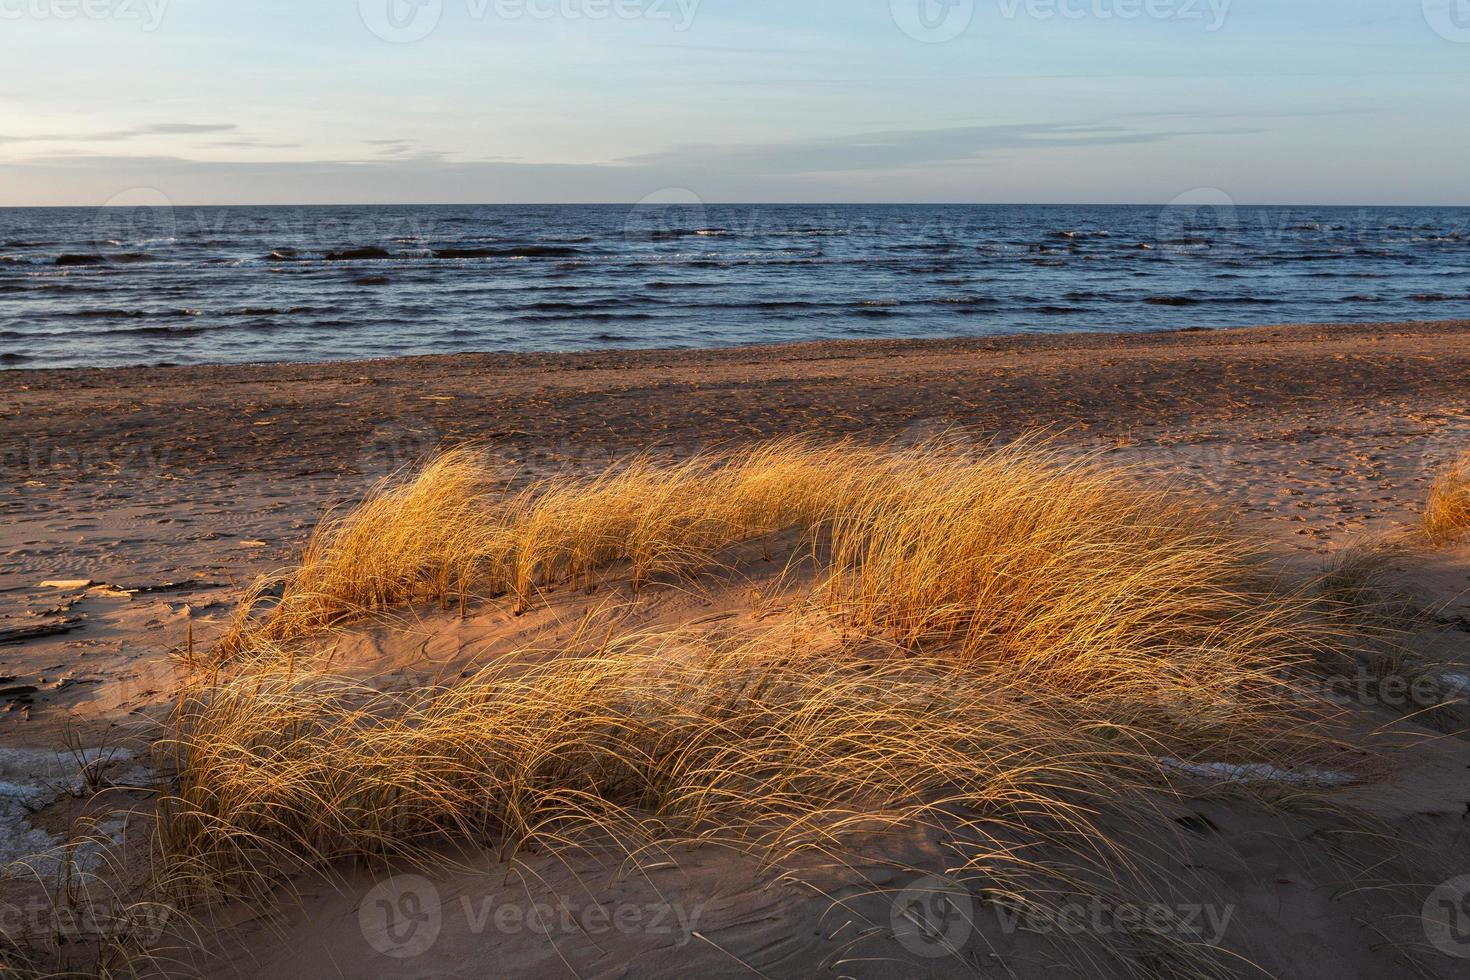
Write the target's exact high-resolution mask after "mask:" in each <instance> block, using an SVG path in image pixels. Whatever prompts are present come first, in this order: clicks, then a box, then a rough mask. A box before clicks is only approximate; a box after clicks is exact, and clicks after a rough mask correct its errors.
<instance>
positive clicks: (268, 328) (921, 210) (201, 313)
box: [0, 201, 1470, 367]
mask: <svg viewBox="0 0 1470 980" xmlns="http://www.w3.org/2000/svg"><path fill="white" fill-rule="evenodd" d="M1459 317H1470V209H1463V208H1460V209H1456V208H1322V207H1292V208H1283V207H1271V208H1251V207H1242V208H1235V207H1231V206H1208V207H1188V206H1176V207H1171V208H1157V207H1090V206H1089V207H1082V206H907V205H904V206H899V205H893V206H868V205H852V206H826V205H821V206H787V205H760V206H734V205H732V206H702V205H699V204H697V203H689V202H677V201H676V202H675V203H673V204H671V205H669V206H661V205H646V206H643V207H638V208H629V207H627V206H615V205H605V206H546V207H523V206H483V207H466V206H442V207H417V206H414V207H408V206H403V207H398V206H394V207H258V208H241V207H228V208H225V207H219V208H107V209H101V210H98V209H83V208H47V209H28V208H12V209H0V365H3V366H6V367H71V366H86V365H123V364H160V363H169V364H195V363H210V362H241V361H274V360H313V361H316V360H335V359H344V358H359V357H378V356H386V355H400V354H425V353H444V352H451V351H469V350H475V351H484V350H518V351H528V350H534V351H565V350H586V349H594V348H618V347H622V348H627V347H714V346H727V345H740V344H755V343H768V342H773V341H791V340H807V339H816V338H864V337H867V338H871V337H949V336H973V335H984V334H996V333H1011V332H1058V331H1079V330H1160V329H1177V328H1181V327H1223V326H1232V325H1247V324H1262V323H1283V322H1292V321H1340V322H1348V321H1383V320H1406V319H1446V318H1459Z"/></svg>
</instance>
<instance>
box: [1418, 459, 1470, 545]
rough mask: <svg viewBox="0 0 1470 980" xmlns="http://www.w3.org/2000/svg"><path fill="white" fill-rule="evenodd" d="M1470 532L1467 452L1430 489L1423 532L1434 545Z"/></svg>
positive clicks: (1447, 541) (1469, 462) (1469, 486)
mask: <svg viewBox="0 0 1470 980" xmlns="http://www.w3.org/2000/svg"><path fill="white" fill-rule="evenodd" d="M1466 532H1470V452H1467V453H1463V454H1461V456H1460V458H1459V459H1457V460H1456V461H1455V462H1453V463H1451V464H1450V465H1449V466H1447V467H1446V468H1445V469H1444V471H1443V472H1441V473H1440V474H1439V476H1438V477H1437V478H1436V479H1435V481H1434V485H1433V486H1432V487H1431V488H1430V490H1429V502H1428V504H1427V505H1426V507H1425V509H1424V533H1425V534H1426V535H1428V537H1429V540H1430V541H1432V542H1433V543H1435V544H1448V543H1451V542H1453V541H1456V540H1459V539H1460V538H1462V537H1464V536H1465V534H1466Z"/></svg>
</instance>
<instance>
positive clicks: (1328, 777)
mask: <svg viewBox="0 0 1470 980" xmlns="http://www.w3.org/2000/svg"><path fill="white" fill-rule="evenodd" d="M1159 762H1160V763H1161V764H1162V765H1163V766H1164V767H1165V768H1167V769H1175V770H1177V771H1179V772H1183V773H1187V774H1189V775H1191V776H1194V777H1195V778H1197V779H1202V780H1204V781H1205V782H1210V783H1280V784H1282V785H1285V786H1315V787H1327V786H1344V785H1346V784H1348V783H1351V782H1353V777H1352V776H1349V775H1347V774H1346V773H1341V772H1332V771H1331V770H1328V769H1313V768H1308V769H1299V770H1296V771H1294V772H1288V771H1287V770H1285V769H1281V768H1278V767H1276V766H1273V765H1271V764H1270V763H1267V762H1242V763H1237V762H1183V761H1181V760H1179V759H1160V760H1159Z"/></svg>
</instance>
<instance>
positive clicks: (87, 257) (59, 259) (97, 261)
mask: <svg viewBox="0 0 1470 980" xmlns="http://www.w3.org/2000/svg"><path fill="white" fill-rule="evenodd" d="M51 264H52V265H57V266H62V267H68V266H82V265H106V264H107V257H106V256H104V255H91V254H81V253H73V252H63V253H62V254H61V255H58V256H56V258H55V259H53V260H52V262H51Z"/></svg>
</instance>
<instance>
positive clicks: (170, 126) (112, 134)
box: [0, 122, 240, 143]
mask: <svg viewBox="0 0 1470 980" xmlns="http://www.w3.org/2000/svg"><path fill="white" fill-rule="evenodd" d="M239 128H240V127H238V126H236V125H235V124H234V123H181V122H165V123H150V124H148V125H145V126H134V127H133V128H131V129H113V130H108V131H106V132H99V133H31V134H27V135H23V136H16V135H0V143H118V142H122V141H125V140H131V139H137V138H138V137H140V136H198V135H201V134H206V133H229V132H233V131H235V130H237V129H239Z"/></svg>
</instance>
